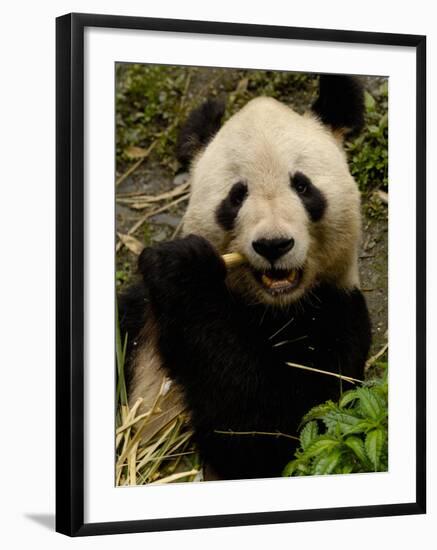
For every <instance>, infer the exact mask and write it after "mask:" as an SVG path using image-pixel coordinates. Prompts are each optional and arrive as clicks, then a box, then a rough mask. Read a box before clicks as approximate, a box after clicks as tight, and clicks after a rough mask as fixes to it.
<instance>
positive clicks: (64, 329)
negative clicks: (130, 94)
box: [56, 14, 426, 536]
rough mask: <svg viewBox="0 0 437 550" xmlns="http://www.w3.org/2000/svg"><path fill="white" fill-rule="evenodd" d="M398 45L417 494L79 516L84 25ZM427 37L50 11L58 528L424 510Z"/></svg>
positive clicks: (158, 526) (90, 530)
mask: <svg viewBox="0 0 437 550" xmlns="http://www.w3.org/2000/svg"><path fill="white" fill-rule="evenodd" d="M86 27H106V28H113V29H137V30H138V29H140V30H144V31H151V30H154V31H164V32H165V31H168V32H178V33H199V34H212V35H227V36H243V37H263V38H282V39H294V40H312V41H321V42H341V43H346V44H348V43H349V44H355V43H360V44H376V45H387V46H403V47H409V48H414V49H415V51H416V60H417V74H416V120H417V128H416V162H417V169H416V197H417V210H416V215H417V228H416V229H417V233H416V239H417V240H416V254H417V256H416V285H417V286H416V299H417V301H416V304H417V305H416V308H417V309H416V326H417V334H416V342H417V348H416V382H417V384H416V403H417V410H416V434H417V441H416V452H417V456H416V500H415V501H414V502H406V503H399V504H388V505H370V506H355V507H342V508H329V509H316V510H314V509H313V510H295V511H271V512H262V513H244V514H227V515H217V516H197V517H175V518H166V519H145V520H141V521H116V522H107V523H84V458H83V456H84V336H83V334H84V305H83V303H84V238H85V235H84V177H83V173H84V29H85V28H86ZM425 109H426V37H425V36H417V35H402V34H388V33H373V32H356V31H345V30H324V29H311V28H296V27H282V26H266V25H250V24H240V23H238V24H236V23H222V22H220V23H219V22H206V21H188V20H187V21H185V20H173V19H151V18H143V17H125V16H114V15H95V14H68V15H64V16H62V17H59V18H57V20H56V133H57V147H56V182H57V184H56V185H57V189H56V193H57V197H56V208H57V217H56V229H57V235H56V274H57V286H56V342H57V346H56V396H57V398H56V530H57V531H58V532H60V533H64V534H66V535H69V536H85V535H99V534H115V533H132V532H145V531H161V530H175V529H196V528H206V527H225V526H239V525H259V524H267V523H270V524H273V523H285V522H297V521H320V520H331V519H346V518H364V517H378V516H390V515H407V514H422V513H425V510H426V441H425V433H426V405H425V391H426V378H425V353H426V351H425V350H426V348H425V338H426V336H425V330H426V324H425V323H426V313H425V300H426V295H425V292H426V291H425V288H426V270H425V262H426V257H425V250H426V241H425V236H426V235H425V227H426V219H425V214H426V210H425V177H426V171H425V162H426V156H425V152H426V127H425Z"/></svg>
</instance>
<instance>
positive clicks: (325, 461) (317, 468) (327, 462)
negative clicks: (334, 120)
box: [312, 448, 341, 475]
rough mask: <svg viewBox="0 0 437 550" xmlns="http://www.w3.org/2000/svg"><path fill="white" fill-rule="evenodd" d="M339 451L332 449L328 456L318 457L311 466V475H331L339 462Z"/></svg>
mask: <svg viewBox="0 0 437 550" xmlns="http://www.w3.org/2000/svg"><path fill="white" fill-rule="evenodd" d="M340 457H341V451H340V449H339V448H337V449H333V450H332V451H331V452H330V453H329V454H328V455H326V456H320V457H319V458H318V459H317V460H316V461H315V462H314V465H313V469H312V473H313V474H314V475H326V474H331V473H332V472H333V471H334V469H335V467H336V466H337V464H338V463H339V462H340Z"/></svg>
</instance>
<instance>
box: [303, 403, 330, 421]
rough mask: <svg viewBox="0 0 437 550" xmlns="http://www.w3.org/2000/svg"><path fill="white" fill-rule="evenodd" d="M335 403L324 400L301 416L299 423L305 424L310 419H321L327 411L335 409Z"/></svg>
mask: <svg viewBox="0 0 437 550" xmlns="http://www.w3.org/2000/svg"><path fill="white" fill-rule="evenodd" d="M335 409H336V405H335V404H334V403H333V402H332V401H326V403H322V404H321V405H316V406H315V407H313V408H312V409H311V410H310V411H309V412H307V414H306V415H305V416H304V417H303V419H302V422H301V425H302V424H306V423H307V422H309V421H310V420H317V419H322V418H323V417H324V416H325V415H326V413H327V412H329V411H332V410H335Z"/></svg>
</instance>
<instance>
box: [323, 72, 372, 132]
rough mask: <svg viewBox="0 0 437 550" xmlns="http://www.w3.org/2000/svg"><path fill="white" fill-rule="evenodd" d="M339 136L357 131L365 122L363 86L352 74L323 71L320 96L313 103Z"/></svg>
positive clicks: (324, 121) (326, 122) (325, 121)
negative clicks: (327, 73) (325, 72)
mask: <svg viewBox="0 0 437 550" xmlns="http://www.w3.org/2000/svg"><path fill="white" fill-rule="evenodd" d="M312 110H313V112H314V113H315V114H316V115H317V116H318V117H319V119H320V120H321V121H322V122H323V124H326V125H327V126H329V127H330V129H331V130H332V132H333V133H334V135H335V136H336V137H337V138H340V139H342V138H343V137H345V136H352V135H356V134H358V133H359V132H360V130H361V129H362V128H363V126H364V90H363V86H362V84H361V82H360V81H359V80H358V79H357V78H356V77H353V76H346V75H320V80H319V97H318V98H317V100H316V102H315V103H314V105H313V106H312Z"/></svg>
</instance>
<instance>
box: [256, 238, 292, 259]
mask: <svg viewBox="0 0 437 550" xmlns="http://www.w3.org/2000/svg"><path fill="white" fill-rule="evenodd" d="M293 246H294V239H283V238H280V239H258V240H257V241H253V242H252V247H253V249H254V250H255V252H256V253H257V254H259V255H260V256H263V257H264V258H266V259H267V260H269V262H274V261H275V260H277V259H278V258H280V257H281V256H283V255H284V254H286V253H287V252H288V251H289V250H291V249H292V248H293Z"/></svg>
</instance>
